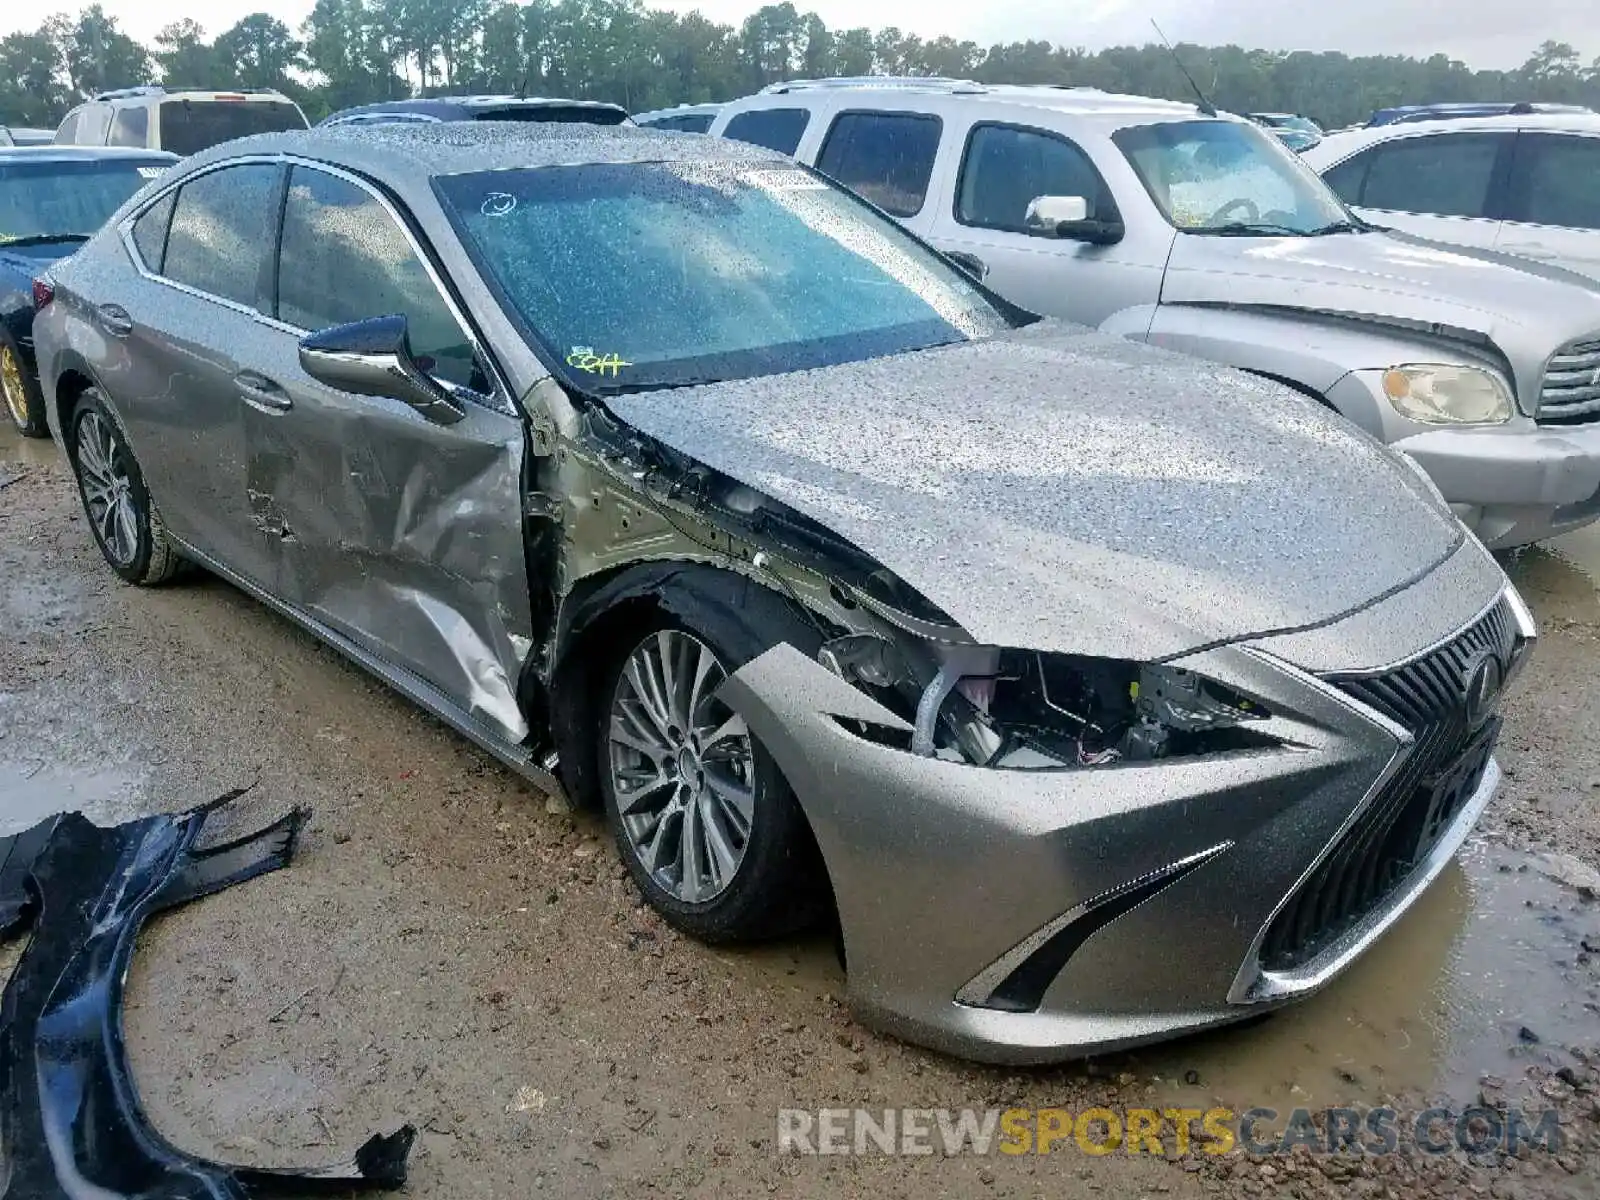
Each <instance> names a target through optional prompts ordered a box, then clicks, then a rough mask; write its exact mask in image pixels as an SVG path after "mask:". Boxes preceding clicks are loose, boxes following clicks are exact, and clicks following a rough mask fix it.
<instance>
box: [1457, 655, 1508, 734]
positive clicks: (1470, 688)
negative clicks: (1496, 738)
mask: <svg viewBox="0 0 1600 1200" xmlns="http://www.w3.org/2000/svg"><path fill="white" fill-rule="evenodd" d="M1463 675H1464V676H1465V678H1466V681H1467V682H1466V688H1465V692H1464V694H1463V696H1462V699H1463V701H1464V702H1465V706H1466V712H1467V724H1468V725H1469V726H1470V727H1471V728H1473V729H1476V728H1477V727H1478V726H1479V725H1482V724H1483V722H1484V720H1485V719H1486V718H1487V717H1488V716H1489V713H1490V712H1491V711H1492V710H1493V709H1494V704H1495V701H1496V700H1498V699H1499V698H1500V685H1501V684H1502V683H1504V682H1505V670H1504V668H1502V667H1501V666H1500V660H1499V659H1498V658H1496V657H1495V656H1494V655H1493V654H1491V653H1490V652H1489V651H1487V650H1485V651H1484V652H1483V653H1481V654H1479V655H1478V656H1477V657H1476V658H1474V659H1472V660H1470V661H1469V662H1468V663H1467V666H1466V670H1465V671H1464V672H1463Z"/></svg>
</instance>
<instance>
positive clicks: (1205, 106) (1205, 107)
mask: <svg viewBox="0 0 1600 1200" xmlns="http://www.w3.org/2000/svg"><path fill="white" fill-rule="evenodd" d="M1150 27H1151V28H1152V29H1154V30H1155V31H1156V34H1157V36H1158V37H1160V38H1161V40H1162V42H1163V43H1165V45H1166V47H1167V53H1168V54H1170V55H1172V61H1173V62H1175V63H1177V64H1178V70H1180V71H1182V72H1183V77H1184V78H1185V79H1187V80H1188V81H1189V86H1190V87H1192V88H1193V89H1194V94H1195V99H1197V100H1199V101H1200V111H1201V112H1203V113H1205V115H1206V116H1208V117H1214V116H1216V115H1217V110H1216V108H1214V107H1213V106H1212V103H1211V101H1209V100H1207V99H1206V94H1205V93H1204V92H1202V91H1201V90H1200V85H1199V84H1198V83H1196V82H1195V81H1194V76H1193V75H1191V74H1189V68H1188V67H1186V66H1184V65H1183V59H1181V58H1179V57H1178V52H1177V51H1176V50H1175V49H1173V46H1172V43H1171V42H1169V41H1167V35H1166V34H1164V33H1162V32H1161V26H1159V25H1157V24H1156V19H1155V18H1154V17H1151V18H1150Z"/></svg>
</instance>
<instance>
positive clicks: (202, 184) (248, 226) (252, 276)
mask: <svg viewBox="0 0 1600 1200" xmlns="http://www.w3.org/2000/svg"><path fill="white" fill-rule="evenodd" d="M277 185H278V168H277V167H276V166H274V165H272V164H271V163H244V164H241V165H240V166H237V167H224V168H222V169H221V170H218V171H209V172H207V173H206V174H204V175H197V176H195V177H194V178H193V179H191V180H189V181H188V182H187V183H185V184H184V185H183V186H182V187H181V188H179V189H178V202H177V207H176V208H175V209H174V210H173V214H172V231H171V232H170V233H169V234H168V235H167V253H166V256H165V258H164V259H163V261H162V264H161V274H162V275H164V276H165V277H166V278H168V279H171V280H172V281H174V282H175V283H182V284H185V285H187V286H188V287H192V288H194V289H195V290H196V291H201V292H205V293H206V294H207V295H211V296H221V297H222V298H223V299H224V300H232V301H233V302H234V303H236V304H244V305H248V306H249V307H251V308H255V307H256V301H257V299H258V297H259V294H260V281H261V268H262V266H263V265H264V263H265V260H266V258H267V250H268V249H269V248H270V247H271V244H272V239H271V236H270V233H269V231H270V230H271V229H272V226H273V218H272V208H273V200H274V199H275V197H276V195H277Z"/></svg>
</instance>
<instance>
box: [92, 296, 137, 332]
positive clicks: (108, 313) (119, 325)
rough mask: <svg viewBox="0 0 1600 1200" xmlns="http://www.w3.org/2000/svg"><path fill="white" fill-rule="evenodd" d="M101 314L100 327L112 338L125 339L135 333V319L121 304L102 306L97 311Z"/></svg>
mask: <svg viewBox="0 0 1600 1200" xmlns="http://www.w3.org/2000/svg"><path fill="white" fill-rule="evenodd" d="M95 311H96V312H98V313H99V314H100V327H101V328H102V329H104V330H105V331H106V332H107V333H109V334H110V335H111V336H112V337H119V338H124V337H127V336H128V335H129V334H130V333H132V332H133V318H132V317H130V316H129V315H128V310H127V309H125V308H123V307H122V305H120V304H102V305H101V306H100V307H99V308H98V309H96V310H95Z"/></svg>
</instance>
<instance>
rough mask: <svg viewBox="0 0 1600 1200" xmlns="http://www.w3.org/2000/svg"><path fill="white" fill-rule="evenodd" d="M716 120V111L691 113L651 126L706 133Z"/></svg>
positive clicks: (796, 140) (676, 131) (668, 118)
mask: <svg viewBox="0 0 1600 1200" xmlns="http://www.w3.org/2000/svg"><path fill="white" fill-rule="evenodd" d="M744 115H749V114H744ZM714 120H716V114H715V113H691V114H689V115H688V116H684V117H662V118H661V119H660V120H659V121H651V122H650V127H651V128H652V129H670V130H672V131H673V132H674V133H704V132H705V131H706V130H708V129H710V128H711V122H712V121H714ZM734 120H735V121H736V120H738V117H735V118H734ZM728 124H729V125H732V124H733V121H729V122H728ZM804 128H805V126H804V125H802V126H801V129H802V130H803V129H804ZM739 140H740V141H748V140H749V139H748V138H740V139H739ZM794 144H795V145H796V146H798V145H799V144H800V139H799V138H798V137H796V138H795V140H794ZM788 153H789V154H793V153H794V151H793V150H790V151H788Z"/></svg>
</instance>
